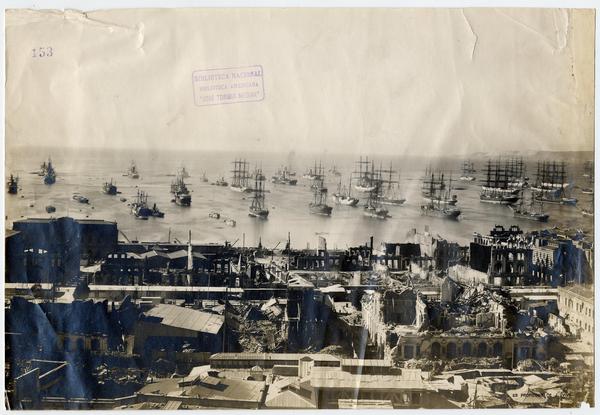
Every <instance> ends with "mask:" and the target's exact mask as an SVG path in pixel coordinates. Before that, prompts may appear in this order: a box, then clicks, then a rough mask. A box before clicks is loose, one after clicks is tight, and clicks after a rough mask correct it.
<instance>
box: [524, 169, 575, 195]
mask: <svg viewBox="0 0 600 415" xmlns="http://www.w3.org/2000/svg"><path fill="white" fill-rule="evenodd" d="M566 179H567V163H566V162H564V161H560V162H557V161H541V162H538V164H537V174H536V180H535V184H534V185H533V186H532V188H531V189H532V190H533V191H534V197H535V199H536V200H539V201H542V202H544V203H551V204H559V205H568V206H575V205H576V204H577V199H575V198H573V197H571V196H570V195H569V192H570V189H571V185H570V183H568V182H567V180H566Z"/></svg>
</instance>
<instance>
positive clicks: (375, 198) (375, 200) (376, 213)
mask: <svg viewBox="0 0 600 415" xmlns="http://www.w3.org/2000/svg"><path fill="white" fill-rule="evenodd" d="M380 172H381V170H379V173H378V174H377V176H376V177H372V178H371V184H372V185H373V186H375V188H374V189H373V190H372V191H370V192H369V197H368V198H367V202H366V204H365V207H364V210H363V215H365V216H367V217H371V218H376V219H387V218H388V217H390V215H389V212H388V210H387V209H385V208H383V207H381V197H382V191H383V190H382V189H383V180H382V177H381V173H380Z"/></svg>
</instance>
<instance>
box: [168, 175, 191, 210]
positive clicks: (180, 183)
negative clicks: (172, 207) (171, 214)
mask: <svg viewBox="0 0 600 415" xmlns="http://www.w3.org/2000/svg"><path fill="white" fill-rule="evenodd" d="M183 179H184V177H183V174H182V171H180V172H179V174H178V175H177V177H176V178H175V181H174V182H173V183H171V193H172V194H173V200H172V201H173V202H175V204H177V205H179V206H190V205H191V204H192V195H190V191H189V190H188V188H187V186H186V185H185V182H184V180H183Z"/></svg>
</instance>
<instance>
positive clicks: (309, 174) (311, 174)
mask: <svg viewBox="0 0 600 415" xmlns="http://www.w3.org/2000/svg"><path fill="white" fill-rule="evenodd" d="M302 178H303V179H307V180H313V181H314V180H315V179H317V162H316V161H315V167H314V169H313V168H312V167H311V168H309V169H308V170H307V171H306V173H304V174H303V175H302Z"/></svg>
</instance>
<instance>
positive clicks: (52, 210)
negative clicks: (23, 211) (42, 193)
mask: <svg viewBox="0 0 600 415" xmlns="http://www.w3.org/2000/svg"><path fill="white" fill-rule="evenodd" d="M46 212H48V213H54V212H56V208H55V207H54V206H52V205H48V206H46Z"/></svg>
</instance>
